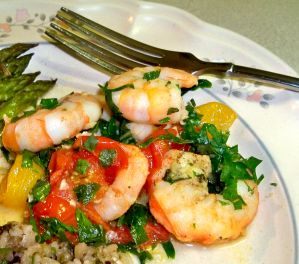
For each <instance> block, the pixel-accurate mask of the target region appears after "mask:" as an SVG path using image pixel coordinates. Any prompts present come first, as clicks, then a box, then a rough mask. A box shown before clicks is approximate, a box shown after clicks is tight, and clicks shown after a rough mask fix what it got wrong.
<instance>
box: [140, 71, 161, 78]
mask: <svg viewBox="0 0 299 264" xmlns="http://www.w3.org/2000/svg"><path fill="white" fill-rule="evenodd" d="M160 72H161V70H156V71H151V72H146V73H144V74H143V79H144V80H147V81H151V80H154V79H157V78H159V76H160Z"/></svg>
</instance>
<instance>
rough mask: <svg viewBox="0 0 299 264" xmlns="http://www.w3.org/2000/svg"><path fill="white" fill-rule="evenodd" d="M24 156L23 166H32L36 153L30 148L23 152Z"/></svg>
mask: <svg viewBox="0 0 299 264" xmlns="http://www.w3.org/2000/svg"><path fill="white" fill-rule="evenodd" d="M22 155H23V158H22V165H21V166H22V168H32V166H33V158H34V156H35V155H34V153H32V152H31V151H29V150H26V149H25V150H24V151H23V152H22Z"/></svg>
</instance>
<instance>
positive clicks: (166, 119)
mask: <svg viewBox="0 0 299 264" xmlns="http://www.w3.org/2000/svg"><path fill="white" fill-rule="evenodd" d="M169 121H170V117H165V118H163V119H161V120H159V123H160V124H165V123H168V122H169Z"/></svg>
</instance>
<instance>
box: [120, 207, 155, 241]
mask: <svg viewBox="0 0 299 264" xmlns="http://www.w3.org/2000/svg"><path fill="white" fill-rule="evenodd" d="M149 216H150V214H149V211H148V209H147V208H146V207H145V206H144V205H142V204H138V203H135V204H133V205H132V206H131V208H130V209H129V210H128V211H127V212H126V213H125V214H124V215H123V216H121V217H120V218H119V219H118V223H117V225H118V226H122V225H126V226H128V227H129V228H130V233H131V235H132V238H133V240H134V242H135V244H136V245H140V244H142V243H144V242H146V241H147V240H148V237H147V234H146V232H145V229H144V226H145V225H146V223H147V221H148V219H149Z"/></svg>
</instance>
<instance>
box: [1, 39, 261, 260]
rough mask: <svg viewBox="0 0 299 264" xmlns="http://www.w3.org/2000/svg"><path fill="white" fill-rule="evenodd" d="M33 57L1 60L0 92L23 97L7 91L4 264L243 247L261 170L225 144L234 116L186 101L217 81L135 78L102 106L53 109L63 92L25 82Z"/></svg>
mask: <svg viewBox="0 0 299 264" xmlns="http://www.w3.org/2000/svg"><path fill="white" fill-rule="evenodd" d="M31 48H34V45H29V44H15V45H13V46H11V47H8V48H5V49H3V50H1V51H0V62H1V65H2V68H5V71H3V70H2V71H3V73H1V74H2V76H1V82H2V83H6V85H8V84H10V85H11V86H10V87H16V88H15V90H14V92H13V94H12V91H11V90H9V89H7V90H4V89H2V90H1V91H0V100H1V109H0V117H1V153H0V172H1V173H0V176H1V177H0V189H1V192H0V219H1V220H0V225H1V227H0V248H1V250H0V261H2V262H1V263H75V264H77V263H86V264H87V263H126V264H128V263H162V262H167V261H168V260H171V259H174V258H175V247H174V246H173V243H172V242H173V241H179V242H181V243H188V244H190V243H192V244H195V245H196V246H198V247H201V246H207V247H210V246H213V245H219V244H221V245H222V244H225V243H231V241H234V240H236V239H238V238H239V237H241V236H243V235H244V233H245V231H246V229H247V227H248V225H250V223H251V222H252V221H253V220H254V218H255V215H256V213H257V210H258V206H259V191H258V185H259V183H260V182H261V181H262V180H263V175H261V176H260V175H257V173H256V168H257V166H258V165H259V164H260V163H261V160H259V159H258V158H255V157H252V156H251V157H248V158H247V157H243V156H242V154H241V153H239V150H238V146H237V145H235V146H230V145H229V144H228V138H229V129H230V127H231V126H232V125H233V123H234V121H235V120H236V119H237V114H236V113H235V111H234V110H233V109H231V108H230V107H229V106H227V105H225V104H223V103H220V102H207V103H205V104H200V105H196V103H195V101H194V100H193V99H191V100H190V101H188V102H185V100H184V99H183V97H182V93H183V92H185V91H189V90H196V89H206V88H209V87H210V86H211V83H210V82H209V81H208V80H205V79H200V78H198V77H196V76H193V75H192V74H190V73H187V72H185V71H183V70H179V69H175V65H169V67H159V66H156V67H144V68H134V69H131V70H129V71H127V72H124V73H121V74H119V75H115V76H112V77H111V78H110V79H109V80H108V81H107V83H104V84H100V85H99V89H98V92H97V93H96V94H89V93H86V92H78V91H74V92H72V93H70V94H68V95H66V96H64V97H62V98H45V97H42V96H43V94H44V93H45V92H46V91H48V90H49V89H51V88H52V87H53V86H54V85H55V80H43V81H34V80H35V77H36V76H37V75H38V73H34V74H24V73H23V71H24V70H25V68H26V66H27V65H28V61H29V60H30V59H31V56H32V55H30V56H28V55H23V56H21V54H23V52H25V51H27V50H29V49H31ZM5 54H6V55H5ZM4 55H5V56H4ZM25 56H27V57H25ZM24 57H25V58H24ZM16 60H18V62H20V60H22V61H24V63H23V64H22V65H23V66H22V68H20V67H15V66H14V65H16V64H18V65H20V63H16ZM25 60H26V61H25ZM2 68H1V69H2ZM21 83H22V85H21ZM16 84H20V85H16ZM96 85H98V84H95V86H96ZM32 87H33V88H32ZM25 95H26V96H25ZM33 95H34V96H33ZM40 98H41V99H40ZM16 106H18V107H16Z"/></svg>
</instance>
